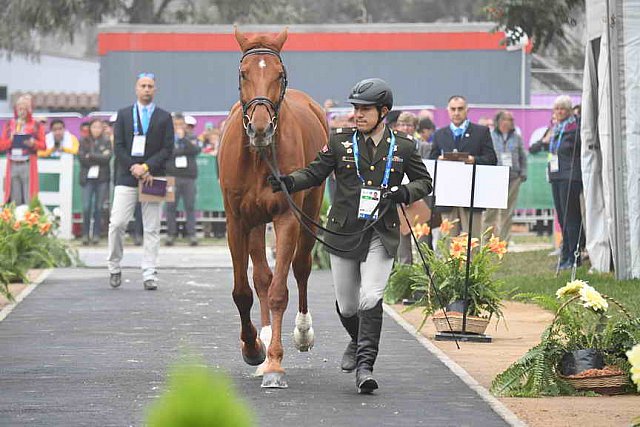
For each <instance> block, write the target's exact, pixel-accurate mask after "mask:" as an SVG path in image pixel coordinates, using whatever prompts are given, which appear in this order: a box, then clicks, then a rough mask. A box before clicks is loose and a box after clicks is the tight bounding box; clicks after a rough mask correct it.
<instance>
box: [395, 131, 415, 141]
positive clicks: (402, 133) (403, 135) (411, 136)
mask: <svg viewBox="0 0 640 427" xmlns="http://www.w3.org/2000/svg"><path fill="white" fill-rule="evenodd" d="M393 134H394V135H396V136H398V137H400V138H406V139H408V140H410V141H413V135H409V134H406V133H404V132H401V131H399V130H394V131H393Z"/></svg>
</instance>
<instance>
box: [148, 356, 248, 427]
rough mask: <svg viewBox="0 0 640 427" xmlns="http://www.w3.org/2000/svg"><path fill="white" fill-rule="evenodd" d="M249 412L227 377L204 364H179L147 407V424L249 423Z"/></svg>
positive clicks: (239, 426)
mask: <svg viewBox="0 0 640 427" xmlns="http://www.w3.org/2000/svg"><path fill="white" fill-rule="evenodd" d="M254 424H255V423H254V421H253V415H252V414H251V412H250V410H249V408H248V407H247V406H246V405H245V404H244V402H242V401H241V400H240V399H239V398H238V397H237V395H236V393H235V391H234V389H233V386H232V384H231V381H230V380H229V379H228V378H227V377H226V376H225V375H224V374H223V373H221V372H216V371H212V370H211V369H209V368H207V367H206V366H204V365H198V364H188V365H185V364H183V365H179V366H176V367H175V368H174V369H172V371H171V373H170V374H169V384H168V390H167V391H166V392H165V393H164V394H163V395H162V396H160V397H159V398H158V399H157V400H156V402H154V403H153V404H152V406H151V407H150V408H149V410H148V416H147V425H148V426H149V427H249V426H253V425H254Z"/></svg>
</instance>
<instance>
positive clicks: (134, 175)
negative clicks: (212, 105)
mask: <svg viewBox="0 0 640 427" xmlns="http://www.w3.org/2000/svg"><path fill="white" fill-rule="evenodd" d="M155 91H156V85H155V75H153V74H152V73H140V74H139V75H138V80H137V81H136V97H137V101H136V102H135V104H133V105H130V106H128V107H125V108H123V109H121V110H120V111H118V118H117V119H116V122H115V124H114V128H113V131H114V145H115V154H116V163H117V165H118V168H117V174H116V180H115V181H116V183H115V184H116V186H115V189H114V192H113V208H112V210H111V219H110V222H109V258H108V267H109V273H110V275H111V277H110V281H109V283H110V285H111V286H112V287H114V288H117V287H118V286H120V284H121V283H122V273H121V270H120V261H121V260H122V249H123V248H122V239H123V237H124V232H125V229H126V227H127V223H128V222H129V221H130V220H131V217H132V216H133V212H134V210H135V207H136V203H137V202H138V182H139V181H142V183H143V185H151V184H152V182H153V177H154V176H162V175H164V174H165V165H166V163H167V159H169V156H171V153H172V151H173V138H174V136H173V121H172V119H171V114H169V113H168V112H166V111H164V110H162V109H161V108H158V107H157V106H156V105H155V104H154V103H153V97H154V95H155ZM142 223H143V229H144V256H143V258H142V266H141V267H142V278H143V283H144V289H147V290H155V289H157V287H158V285H157V281H158V278H157V271H156V263H157V258H158V248H159V246H160V203H158V202H154V203H151V202H142Z"/></svg>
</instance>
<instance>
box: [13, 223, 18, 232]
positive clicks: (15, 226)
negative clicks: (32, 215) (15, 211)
mask: <svg viewBox="0 0 640 427" xmlns="http://www.w3.org/2000/svg"><path fill="white" fill-rule="evenodd" d="M13 229H14V230H16V231H18V230H20V221H16V222H14V223H13Z"/></svg>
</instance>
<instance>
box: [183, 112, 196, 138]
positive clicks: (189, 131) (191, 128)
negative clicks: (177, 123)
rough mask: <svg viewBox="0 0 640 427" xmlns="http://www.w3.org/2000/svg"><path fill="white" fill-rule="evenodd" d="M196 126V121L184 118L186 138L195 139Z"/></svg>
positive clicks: (191, 117) (189, 117)
mask: <svg viewBox="0 0 640 427" xmlns="http://www.w3.org/2000/svg"><path fill="white" fill-rule="evenodd" d="M197 124H198V120H196V118H195V117H193V116H189V115H187V116H184V125H185V128H184V129H185V134H186V135H187V136H188V137H192V136H193V137H194V138H195V131H196V125H197Z"/></svg>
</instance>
